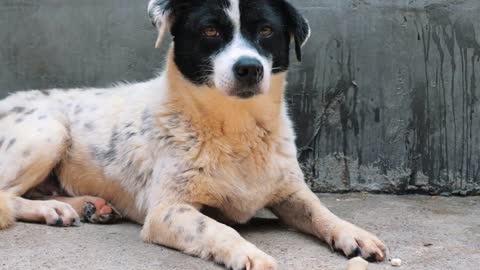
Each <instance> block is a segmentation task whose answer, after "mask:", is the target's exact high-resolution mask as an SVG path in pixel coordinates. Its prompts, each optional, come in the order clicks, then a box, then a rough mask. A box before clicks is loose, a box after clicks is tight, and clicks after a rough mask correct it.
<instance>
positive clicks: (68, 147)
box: [0, 0, 385, 270]
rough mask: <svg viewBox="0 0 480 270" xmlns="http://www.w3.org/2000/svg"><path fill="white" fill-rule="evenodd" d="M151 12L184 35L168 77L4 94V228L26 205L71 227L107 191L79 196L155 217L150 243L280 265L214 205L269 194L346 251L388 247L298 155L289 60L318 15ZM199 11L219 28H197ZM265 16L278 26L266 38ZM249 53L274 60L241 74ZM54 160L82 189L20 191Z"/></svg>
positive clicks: (35, 216) (247, 213)
mask: <svg viewBox="0 0 480 270" xmlns="http://www.w3.org/2000/svg"><path fill="white" fill-rule="evenodd" d="M149 14H150V16H151V18H152V22H153V24H154V25H155V26H157V28H158V29H159V32H162V31H165V30H166V29H168V30H170V32H171V33H172V35H174V45H173V46H172V48H171V49H170V51H169V54H168V58H167V61H166V66H165V71H164V72H163V73H162V74H161V75H159V76H158V77H157V78H154V79H152V80H150V81H146V82H142V83H136V84H121V85H117V86H114V87H111V88H106V89H69V90H60V89H51V90H42V91H38V90H34V91H26V92H21V93H16V94H13V95H11V96H9V97H8V98H6V99H5V100H3V101H0V229H1V228H4V227H7V226H9V225H11V224H12V222H13V217H14V216H15V217H17V218H18V219H20V220H27V221H40V222H46V223H48V224H51V225H59V224H60V225H62V226H65V225H71V224H73V223H74V220H76V218H78V216H79V215H81V214H82V213H81V212H82V211H83V212H84V213H83V214H85V212H88V213H87V214H88V215H86V216H87V217H86V218H85V219H89V220H95V219H94V218H92V217H94V216H95V217H96V219H101V218H102V215H100V214H98V215H97V213H94V212H95V211H97V210H98V209H96V208H94V207H95V206H96V205H97V206H98V203H97V204H96V203H95V202H92V201H95V200H96V199H91V198H95V197H88V198H90V199H88V200H87V199H85V198H87V197H75V196H86V195H88V196H99V197H101V198H103V199H106V200H107V201H108V202H110V203H111V204H112V207H110V206H108V207H106V208H108V209H110V208H112V209H113V208H115V209H117V210H118V212H119V215H121V216H123V217H126V218H129V219H131V220H133V221H135V222H138V223H140V224H143V230H142V238H143V239H144V241H146V242H151V243H155V244H161V245H166V246H169V247H172V248H176V249H179V250H182V251H184V252H186V253H188V254H192V255H195V256H199V257H202V258H210V259H213V260H215V261H216V262H219V263H222V264H224V265H226V266H227V267H229V268H232V269H252V270H268V269H270V270H275V269H277V268H278V266H277V264H276V262H275V260H274V259H273V258H272V257H271V256H269V255H267V254H265V253H264V252H263V251H261V250H259V249H258V248H257V247H255V246H254V245H253V244H251V243H249V242H247V241H246V240H244V239H243V238H242V237H241V236H240V235H239V234H238V233H237V232H236V231H234V230H233V229H232V228H230V227H228V226H226V225H224V224H222V223H220V222H218V221H217V219H214V218H212V217H210V216H208V215H207V214H206V212H208V211H209V210H211V209H214V210H215V211H214V212H216V213H218V214H219V215H217V216H216V217H218V220H229V221H233V222H236V223H245V222H247V221H248V220H250V219H251V218H252V217H253V216H254V215H255V213H256V212H257V211H258V210H259V209H261V208H265V207H267V208H271V209H272V210H273V211H274V212H275V213H276V214H277V215H278V216H279V217H280V218H281V219H283V220H284V221H285V222H286V223H287V224H289V225H291V226H292V227H294V228H297V229H299V230H302V231H304V232H306V233H309V234H313V235H315V236H317V237H319V238H320V239H323V240H325V241H326V242H327V243H330V244H332V245H333V246H334V248H336V249H339V250H341V251H342V252H344V253H345V254H346V255H350V254H351V253H352V252H356V251H358V250H360V254H361V255H362V256H364V257H365V258H371V256H372V255H373V256H374V257H375V258H376V259H377V260H382V259H383V258H384V257H385V254H384V249H385V248H384V246H383V244H382V243H381V242H380V241H379V240H378V239H377V238H376V237H375V236H373V235H371V234H369V233H367V232H365V231H363V230H361V229H359V228H357V227H355V226H353V225H351V224H350V223H347V222H345V221H343V220H341V219H339V218H338V217H336V216H335V215H333V214H332V213H331V212H329V211H328V210H327V209H326V208H325V207H323V206H322V205H321V203H320V202H319V200H318V198H317V197H316V196H315V195H313V193H312V192H311V191H310V190H309V189H308V187H307V185H306V184H305V182H304V179H303V174H302V171H301V170H300V166H299V164H298V162H297V160H296V147H295V134H294V132H293V128H292V123H291V121H290V119H289V117H288V112H287V107H286V102H285V99H284V90H285V86H286V72H285V71H286V70H287V69H288V65H289V59H288V54H289V48H290V41H293V42H294V43H295V44H296V46H295V48H296V51H297V56H299V58H300V53H301V51H300V50H301V46H302V45H303V44H304V42H305V41H306V39H307V38H308V34H309V28H308V24H307V22H306V20H305V19H304V18H303V17H302V16H301V15H300V14H299V13H298V12H297V11H296V10H295V9H294V8H293V7H292V6H291V5H290V4H288V3H287V2H286V1H285V0H255V1H253V0H222V1H217V0H215V1H213V0H205V1H204V0H202V1H200V0H198V1H197V0H194V1H192V0H175V1H173V0H152V1H150V4H149ZM191 18H199V19H200V22H199V23H198V25H200V26H202V25H206V27H207V28H209V29H210V28H212V27H213V28H214V30H216V29H217V28H218V29H219V32H220V34H219V35H217V36H214V38H215V40H212V39H208V38H205V37H204V36H201V35H198V33H197V32H195V31H203V30H202V28H200V29H197V28H196V27H197V24H196V23H192V21H191ZM204 18H210V21H208V22H204V21H202V20H203V19H204ZM258 19H261V20H263V21H261V23H258V22H257V21H258ZM269 20H270V21H269ZM217 21H218V22H217ZM193 22H194V21H193ZM212 23H213V24H215V25H214V26H211V24H212ZM252 24H253V25H252ZM265 24H266V25H267V28H268V27H270V26H271V28H272V30H273V31H274V32H273V34H272V35H269V36H263V37H259V36H258V35H257V34H258V33H257V31H258V30H257V29H258V27H260V26H262V27H263V26H264V25H265ZM188 27H193V28H192V29H188ZM267 30H269V29H267ZM210 31H211V29H210ZM221 31H223V32H221ZM267 32H268V31H267ZM195 33H196V34H195ZM160 34H162V33H160ZM189 35H190V36H189ZM218 37H220V38H221V40H220V39H217V38H218ZM192 42H193V43H192ZM205 44H207V45H208V44H210V45H212V44H214V45H212V46H210V47H209V46H205ZM192 45H194V46H193V47H192ZM207 47H208V48H207ZM196 48H200V51H195V50H196ZM202 48H203V49H202ZM211 48H214V49H213V50H211ZM188 50H190V51H193V53H192V52H187V51H188ZM244 57H249V58H251V59H249V61H247V62H248V63H254V64H255V71H256V72H260V70H261V71H262V76H259V74H256V75H257V77H253V79H255V80H254V84H251V80H250V81H249V84H248V85H247V84H245V83H242V82H241V80H243V77H242V76H243V75H242V74H233V73H235V72H237V73H238V70H237V69H236V66H238V64H239V63H240V62H241V59H242V58H244ZM252 59H253V60H252ZM232 72H233V73H232ZM199 74H200V75H199ZM250 79H252V78H250ZM52 173H54V174H55V175H56V176H57V177H58V179H59V181H60V184H61V186H62V188H63V189H64V190H63V192H65V193H66V194H68V195H69V196H72V197H74V198H71V199H68V198H59V197H57V198H54V200H48V201H41V200H40V201H33V200H28V199H26V198H22V196H25V194H26V193H27V191H29V190H31V189H32V188H35V187H37V186H38V185H40V184H41V183H43V182H44V180H45V179H46V178H47V176H49V175H51V174H52ZM85 203H86V206H87V207H85ZM101 205H102V206H103V207H104V205H105V202H103V201H102V203H101ZM58 209H62V211H58ZM85 209H86V210H85ZM95 209H96V210H95ZM102 209H104V208H102ZM207 210H208V211H207ZM204 213H205V214H204ZM104 216H105V215H104Z"/></svg>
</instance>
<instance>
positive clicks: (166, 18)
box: [148, 0, 175, 48]
mask: <svg viewBox="0 0 480 270" xmlns="http://www.w3.org/2000/svg"><path fill="white" fill-rule="evenodd" d="M173 1H175V0H150V2H149V3H148V16H150V20H151V21H152V24H153V25H154V26H155V27H156V28H157V31H158V37H157V41H156V42H155V48H160V46H161V45H162V40H163V36H164V35H165V32H166V31H167V30H169V29H170V27H171V26H172V23H173V6H172V2H173Z"/></svg>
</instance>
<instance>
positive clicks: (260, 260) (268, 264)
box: [226, 244, 278, 270]
mask: <svg viewBox="0 0 480 270" xmlns="http://www.w3.org/2000/svg"><path fill="white" fill-rule="evenodd" d="M226 266H227V267H229V268H230V269H233V270H277V269H278V266H277V262H276V261H275V259H274V258H273V257H271V256H270V255H268V254H266V253H265V252H263V251H261V250H260V249H258V248H257V247H255V246H254V245H252V244H248V245H245V246H243V247H241V248H238V249H236V250H235V251H234V253H233V254H232V256H231V259H230V262H228V263H226Z"/></svg>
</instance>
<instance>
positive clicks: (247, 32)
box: [148, 0, 310, 99]
mask: <svg viewBox="0 0 480 270" xmlns="http://www.w3.org/2000/svg"><path fill="white" fill-rule="evenodd" d="M148 12H149V15H150V18H151V19H152V22H153V24H154V25H155V26H156V27H157V28H158V31H159V38H158V40H157V47H158V46H159V45H160V42H161V39H162V36H163V33H164V32H165V31H168V30H169V31H170V33H171V34H172V36H173V40H174V61H175V64H176V66H177V67H178V69H179V70H180V72H181V73H182V74H183V76H184V77H185V78H187V79H188V80H189V81H191V82H192V83H194V84H196V85H207V86H209V87H212V88H215V89H218V90H219V91H221V92H222V93H224V94H226V95H228V96H233V97H238V98H243V99H246V98H251V97H253V96H255V95H258V94H263V93H266V92H267V91H268V89H269V88H270V82H271V79H272V76H274V75H275V74H278V73H281V72H285V71H286V70H287V69H288V67H289V51H290V44H291V43H292V41H293V42H294V44H295V51H296V55H297V58H298V60H299V61H300V60H301V57H302V52H301V48H302V46H303V44H305V42H306V41H307V39H308V37H309V35H310V28H309V25H308V22H307V20H306V19H305V18H304V17H303V16H302V15H300V14H299V13H298V11H297V10H296V9H295V8H294V7H293V6H292V5H290V4H289V3H288V2H286V0H151V1H150V3H149V6H148Z"/></svg>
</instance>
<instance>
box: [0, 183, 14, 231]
mask: <svg viewBox="0 0 480 270" xmlns="http://www.w3.org/2000/svg"><path fill="white" fill-rule="evenodd" d="M12 204H13V197H12V196H11V195H10V194H8V193H5V192H3V191H0V230H3V229H6V228H8V227H10V226H12V225H13V224H14V223H15V216H14V213H13V205H12Z"/></svg>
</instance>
